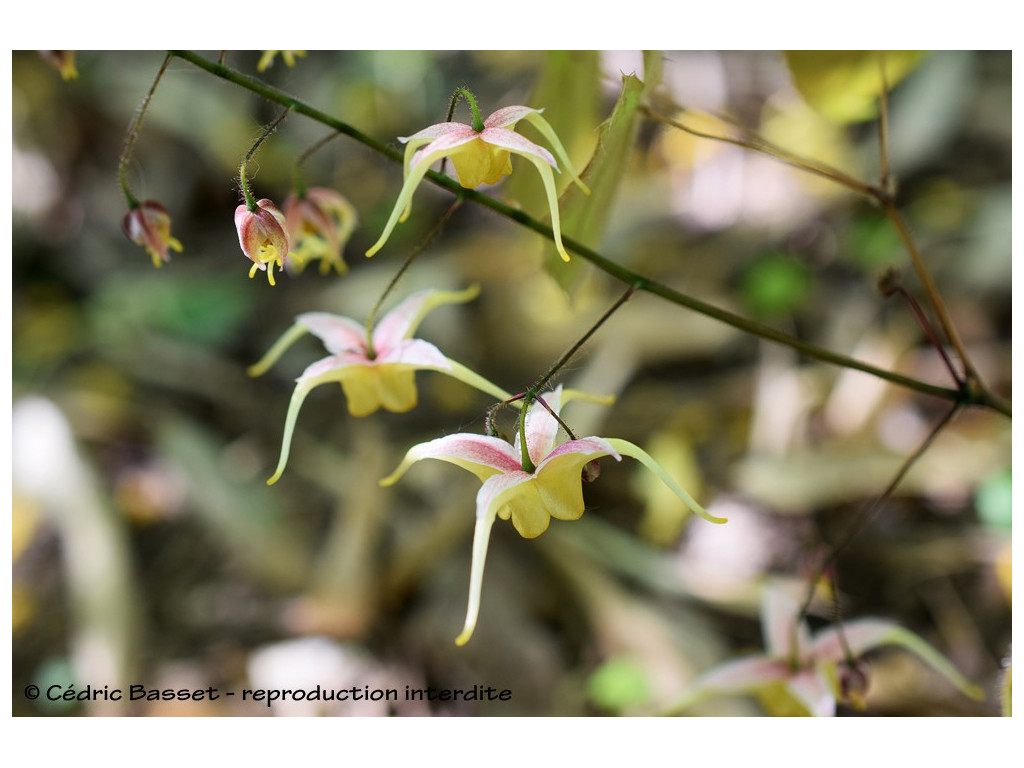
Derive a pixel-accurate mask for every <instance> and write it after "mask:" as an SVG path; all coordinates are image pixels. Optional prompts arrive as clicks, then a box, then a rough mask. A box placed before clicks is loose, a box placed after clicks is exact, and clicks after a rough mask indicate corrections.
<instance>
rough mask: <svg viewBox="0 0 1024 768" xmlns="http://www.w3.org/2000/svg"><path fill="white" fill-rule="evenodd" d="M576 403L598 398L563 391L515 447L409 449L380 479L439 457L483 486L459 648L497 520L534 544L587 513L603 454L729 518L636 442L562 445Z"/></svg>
mask: <svg viewBox="0 0 1024 768" xmlns="http://www.w3.org/2000/svg"><path fill="white" fill-rule="evenodd" d="M571 399H590V400H597V401H600V399H599V398H595V397H593V396H592V395H585V394H584V393H581V392H578V391H575V390H566V391H565V392H563V391H562V388H561V387H560V386H559V387H558V388H556V389H555V390H554V391H553V392H549V393H547V394H545V395H543V401H544V402H543V403H541V402H534V403H533V404H532V405H530V407H529V409H528V410H527V412H526V414H525V422H524V424H523V427H522V428H521V430H520V432H519V433H518V434H517V435H516V437H515V441H514V443H511V444H510V443H509V442H507V441H505V440H502V439H501V438H499V437H493V436H489V435H474V434H464V433H463V434H453V435H447V436H445V437H439V438H437V439H436V440H431V441H429V442H426V443H420V444H419V445H415V446H413V447H412V448H410V449H409V451H408V452H407V453H406V455H405V458H404V459H403V460H402V463H401V464H400V465H399V466H398V468H397V469H396V470H395V471H394V472H392V473H391V474H390V475H388V476H387V477H386V478H384V479H383V480H381V485H385V486H389V485H393V484H394V483H396V482H397V481H398V480H399V479H400V478H401V477H402V475H404V474H405V472H406V470H407V469H408V468H409V467H410V466H412V465H413V464H415V463H416V462H417V461H421V460H422V459H440V460H441V461H447V462H449V463H451V464H455V465H456V466H459V467H462V468H463V469H465V470H468V471H469V472H472V473H473V474H474V475H476V476H477V478H478V479H479V480H480V481H481V482H482V483H483V485H482V486H481V487H480V491H479V492H478V493H477V496H476V529H475V532H474V534H473V562H472V566H471V572H470V586H469V604H468V607H467V610H466V622H465V625H464V627H463V629H462V633H461V634H460V635H459V636H458V637H457V638H456V640H455V643H456V644H457V645H465V644H466V643H467V642H468V641H469V639H470V638H471V637H472V635H473V630H474V629H475V627H476V621H477V616H478V614H479V610H480V594H481V590H482V586H483V575H484V563H485V561H486V559H487V545H488V541H489V540H490V534H491V527H492V526H493V525H494V521H495V520H496V519H497V518H501V519H502V520H511V521H512V525H513V526H514V527H515V529H516V531H517V532H518V533H519V535H521V536H523V537H524V538H527V539H532V538H535V537H537V536H540V535H541V534H542V533H544V531H546V530H547V528H548V525H549V523H550V522H551V518H556V519H558V520H578V519H579V518H580V517H581V516H582V515H583V512H584V503H583V479H584V478H585V477H586V478H587V479H592V478H593V477H594V473H593V472H592V471H589V469H590V467H593V462H595V461H596V460H597V459H600V458H601V457H603V456H611V457H612V458H614V459H615V460H616V461H621V460H622V457H623V456H631V457H633V458H634V459H636V460H637V461H639V462H640V463H642V464H643V465H644V466H646V467H647V468H648V469H650V470H651V471H653V472H654V473H655V474H657V475H658V477H660V478H661V479H662V481H664V483H665V484H666V485H667V486H668V487H669V488H670V489H672V491H674V492H675V494H676V495H677V496H678V497H679V498H680V499H682V501H683V503H684V504H686V505H687V506H688V507H689V508H690V509H691V510H693V511H694V512H695V513H697V514H698V515H700V516H701V517H703V518H704V519H705V520H708V521H710V522H712V523H724V522H725V519H724V518H721V517H715V516H713V515H711V514H709V513H708V512H707V511H706V510H705V509H704V508H703V507H702V506H701V505H700V504H698V503H697V502H696V501H695V500H694V499H693V497H692V496H690V494H688V493H687V492H686V491H684V490H683V489H682V488H681V487H680V486H679V485H678V483H676V482H675V480H673V479H672V477H671V476H670V475H669V474H668V473H667V472H666V471H665V470H664V469H663V468H662V467H661V465H660V464H658V463H657V462H656V461H655V460H654V459H653V458H651V456H650V455H648V454H647V453H646V452H645V451H644V450H643V449H642V448H640V447H639V446H637V445H634V444H633V443H630V442H628V441H626V440H620V439H617V438H610V437H607V438H606V437H584V438H576V439H570V440H568V441H566V442H563V443H561V444H560V445H558V444H557V438H558V432H559V426H560V425H559V422H558V421H557V420H556V419H555V417H554V416H553V415H552V413H558V412H559V410H560V408H561V406H562V404H563V403H564V402H568V401H569V400H571ZM544 403H546V404H547V406H548V408H550V409H551V412H549V411H548V410H547V408H545V407H544ZM523 435H525V443H526V445H525V446H524V445H523ZM588 465H589V467H588Z"/></svg>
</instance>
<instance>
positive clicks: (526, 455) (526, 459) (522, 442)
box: [519, 391, 537, 474]
mask: <svg viewBox="0 0 1024 768" xmlns="http://www.w3.org/2000/svg"><path fill="white" fill-rule="evenodd" d="M535 396H536V395H535V394H534V393H533V392H532V391H530V392H527V393H526V397H525V398H523V408H522V410H521V411H519V449H520V451H522V454H523V472H528V473H530V474H533V472H534V470H536V469H537V466H536V465H535V464H534V463H533V459H531V458H530V446H529V445H528V444H527V442H526V412H527V411H529V410H530V403H531V401H532V400H533V399H534V397H535Z"/></svg>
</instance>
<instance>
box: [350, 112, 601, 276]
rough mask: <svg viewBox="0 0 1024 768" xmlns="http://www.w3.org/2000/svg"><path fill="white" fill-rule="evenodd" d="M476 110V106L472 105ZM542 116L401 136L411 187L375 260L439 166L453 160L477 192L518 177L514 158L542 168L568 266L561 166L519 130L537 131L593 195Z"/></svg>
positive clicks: (504, 115) (495, 117) (520, 115)
mask: <svg viewBox="0 0 1024 768" xmlns="http://www.w3.org/2000/svg"><path fill="white" fill-rule="evenodd" d="M471 104H473V106H474V112H475V103H474V102H471ZM541 111H542V110H539V109H531V108H530V107H522V106H513V107H504V108H502V109H499V110H498V111H497V112H494V113H492V114H491V115H490V116H489V117H488V118H487V119H486V120H483V121H479V117H476V121H479V122H478V123H477V124H475V125H466V124H465V123H437V124H436V125H431V126H429V127H427V128H424V129H423V130H422V131H419V132H417V133H414V134H413V135H412V136H400V137H399V139H398V140H399V141H401V142H403V143H404V144H405V163H404V166H405V183H404V184H403V185H402V191H401V192H400V193H399V195H398V200H397V201H396V202H395V207H394V210H392V211H391V217H390V218H389V219H388V222H387V224H386V225H385V227H384V232H383V234H382V235H381V236H380V239H379V240H378V241H377V242H376V243H374V244H373V246H371V247H370V249H369V250H368V251H367V252H366V255H367V256H373V254H375V253H376V252H377V251H379V250H380V249H381V248H382V247H384V243H386V242H387V239H388V238H389V237H390V236H391V232H392V230H394V228H395V225H397V224H398V223H399V222H400V221H405V220H406V219H407V218H408V217H409V213H410V212H411V210H412V196H413V193H414V192H415V191H416V187H417V185H418V184H419V183H420V181H421V180H422V179H423V177H424V176H425V175H426V173H427V170H428V169H429V168H430V166H431V165H433V164H434V163H435V162H437V161H438V160H440V159H441V158H444V157H450V158H451V160H452V164H453V165H454V166H455V172H456V174H457V175H458V178H459V184H461V185H462V186H463V187H467V188H473V187H478V186H480V185H481V184H494V183H496V182H497V181H499V180H500V179H501V177H502V176H507V175H508V174H510V173H512V161H511V157H510V156H511V155H512V154H516V155H520V156H521V157H525V158H526V159H527V160H529V161H530V162H531V163H533V165H534V166H535V167H536V168H537V171H538V173H540V177H541V181H542V182H543V183H544V191H545V193H546V194H547V198H548V205H549V207H550V209H551V229H552V231H553V232H554V235H555V246H556V247H557V248H558V252H559V254H561V256H562V258H563V259H564V260H565V261H568V260H569V254H568V253H567V252H566V250H565V246H564V245H562V233H561V226H560V223H559V217H558V194H557V192H556V191H555V177H554V174H552V173H551V169H552V168H554V169H555V170H556V171H557V170H558V163H556V162H555V158H554V157H552V155H551V153H550V152H548V150H546V149H544V148H543V147H540V146H538V145H536V144H534V143H533V142H532V141H529V140H528V139H526V138H524V137H523V136H520V135H519V134H518V133H516V132H515V131H514V130H512V129H513V128H514V127H515V124H516V123H518V122H519V121H520V120H526V121H527V122H529V123H530V124H531V125H533V126H534V127H535V128H536V129H537V130H538V131H540V133H541V135H543V136H544V138H545V139H547V140H548V142H549V143H550V144H551V148H552V149H553V150H554V152H555V155H557V156H558V160H559V161H560V162H561V163H562V164H563V165H564V166H565V168H566V170H567V171H568V173H569V175H570V176H571V177H572V180H573V181H574V182H576V184H577V185H579V187H580V189H582V190H583V191H584V192H586V193H587V194H589V193H590V190H589V189H587V186H586V184H584V183H583V182H582V181H581V180H580V178H579V177H578V176H577V175H576V174H575V173H574V172H573V170H572V164H571V163H570V161H569V156H568V155H567V154H566V151H565V149H564V148H563V147H562V143H561V142H560V141H559V140H558V136H557V135H556V134H555V132H554V130H553V129H552V128H551V126H550V125H549V124H548V122H547V121H546V120H545V119H544V118H543V117H541V115H540V113H541Z"/></svg>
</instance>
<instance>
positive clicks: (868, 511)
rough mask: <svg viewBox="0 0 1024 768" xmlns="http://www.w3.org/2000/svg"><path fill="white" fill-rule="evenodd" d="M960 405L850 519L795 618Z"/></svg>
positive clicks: (801, 614) (948, 412)
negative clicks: (860, 510) (886, 483)
mask: <svg viewBox="0 0 1024 768" xmlns="http://www.w3.org/2000/svg"><path fill="white" fill-rule="evenodd" d="M962 407H963V406H962V405H961V404H960V403H953V406H952V407H951V408H950V409H949V410H948V411H946V413H945V415H944V416H943V417H942V418H941V419H940V420H939V421H938V423H937V424H936V425H935V426H934V427H933V428H932V431H931V432H929V433H928V436H927V437H926V438H925V439H924V440H923V441H922V442H921V444H920V445H919V446H918V447H917V450H915V451H914V452H913V453H912V454H910V455H909V456H908V457H907V458H906V459H905V460H904V461H903V464H901V465H900V468H899V470H898V471H897V472H896V474H895V475H894V476H893V478H892V480H890V481H889V484H888V485H887V486H886V487H885V490H884V491H882V493H881V494H879V495H878V496H877V497H875V499H874V500H873V501H872V502H871V503H870V504H869V505H868V506H867V507H866V508H865V509H864V510H863V511H862V512H861V513H860V514H858V515H857V516H856V517H855V518H854V519H853V520H852V521H851V523H850V526H849V527H848V528H847V530H846V532H845V533H844V534H843V536H842V538H840V539H839V541H838V542H837V543H836V544H835V545H833V546H832V547H831V548H830V550H829V553H828V554H827V555H826V556H825V558H824V559H823V560H822V561H821V563H820V564H819V565H818V568H817V570H816V572H815V575H814V577H813V578H812V579H811V580H810V587H809V588H808V590H807V598H806V599H805V600H804V604H803V606H802V607H801V609H800V614H799V617H800V619H801V620H802V619H803V618H804V617H805V616H806V615H807V610H808V609H809V608H810V606H811V602H812V601H813V600H814V592H815V589H816V587H817V584H818V581H819V580H820V579H821V577H822V576H823V575H824V574H825V573H827V572H828V570H829V568H831V567H832V565H833V564H834V563H835V561H836V558H837V557H838V556H839V553H840V552H841V551H842V550H843V549H845V548H846V546H847V545H849V543H850V542H851V541H853V540H854V539H855V538H856V537H857V535H858V534H859V533H860V532H861V531H862V530H864V526H866V525H867V524H868V523H869V522H870V521H871V520H872V518H873V517H874V516H875V513H876V512H877V511H878V510H879V508H880V507H881V506H882V504H883V503H884V502H885V501H886V499H888V498H889V497H890V496H892V494H893V493H894V492H895V491H896V488H897V487H898V486H899V484H900V483H901V482H903V478H904V477H906V476H907V473H908V472H909V471H910V469H911V467H913V466H914V464H916V463H917V461H918V459H920V458H921V457H922V456H923V455H924V453H925V452H926V451H927V450H928V449H929V448H930V447H931V445H932V443H933V442H935V438H937V437H938V436H939V433H940V432H942V430H943V429H945V428H946V426H948V425H949V423H950V422H951V421H952V420H953V417H954V416H956V414H957V412H958V411H959V410H960V409H961V408H962Z"/></svg>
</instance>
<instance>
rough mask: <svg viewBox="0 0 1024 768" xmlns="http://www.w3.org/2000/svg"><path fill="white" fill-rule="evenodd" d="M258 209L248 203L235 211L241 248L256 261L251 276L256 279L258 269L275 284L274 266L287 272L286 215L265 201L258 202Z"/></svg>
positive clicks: (270, 202)
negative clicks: (250, 208) (250, 206)
mask: <svg viewBox="0 0 1024 768" xmlns="http://www.w3.org/2000/svg"><path fill="white" fill-rule="evenodd" d="M256 206H257V207H256V210H253V211H250V210H249V209H248V208H247V207H246V206H245V204H242V205H240V206H238V208H236V209H235V228H236V229H237V230H238V244H239V245H240V246H241V247H242V253H244V254H245V255H246V257H247V258H248V259H249V260H251V261H252V262H253V265H252V269H250V270H249V277H253V276H254V275H255V274H256V271H257V270H264V271H266V273H267V280H268V281H269V282H270V284H271V285H274V264H277V265H278V268H279V269H284V260H285V259H286V258H287V257H288V251H289V242H288V233H287V232H286V231H285V224H284V214H283V213H281V211H280V210H278V207H277V206H276V205H274V202H273V201H272V200H268V199H266V198H263V199H262V200H257V201H256ZM268 266H269V269H268V268H267V267H268Z"/></svg>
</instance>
